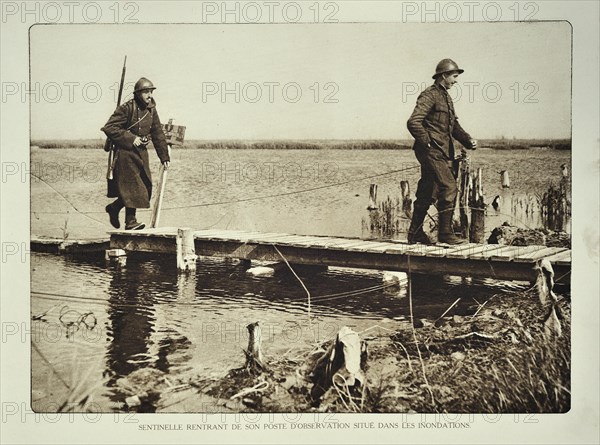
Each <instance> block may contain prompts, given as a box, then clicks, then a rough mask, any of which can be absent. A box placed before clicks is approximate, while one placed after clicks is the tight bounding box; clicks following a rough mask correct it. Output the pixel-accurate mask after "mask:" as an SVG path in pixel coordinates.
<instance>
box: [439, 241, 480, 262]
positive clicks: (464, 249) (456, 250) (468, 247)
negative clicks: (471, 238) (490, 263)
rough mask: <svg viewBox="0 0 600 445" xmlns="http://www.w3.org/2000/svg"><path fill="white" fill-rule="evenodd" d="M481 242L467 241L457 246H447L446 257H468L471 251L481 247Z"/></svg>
mask: <svg viewBox="0 0 600 445" xmlns="http://www.w3.org/2000/svg"><path fill="white" fill-rule="evenodd" d="M481 247H482V245H481V244H475V243H468V244H462V245H460V246H457V247H449V248H448V252H447V253H446V258H468V257H469V255H470V254H471V253H473V251H475V250H476V249H479V248H481Z"/></svg>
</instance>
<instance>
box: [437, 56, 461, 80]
mask: <svg viewBox="0 0 600 445" xmlns="http://www.w3.org/2000/svg"><path fill="white" fill-rule="evenodd" d="M452 71H458V74H462V73H464V72H465V70H461V69H460V68H459V67H458V65H457V63H456V62H455V61H454V60H452V59H442V60H440V63H438V64H437V66H436V67H435V74H434V75H433V76H432V77H433V78H434V79H435V78H436V77H438V76H440V75H442V74H444V73H449V72H452Z"/></svg>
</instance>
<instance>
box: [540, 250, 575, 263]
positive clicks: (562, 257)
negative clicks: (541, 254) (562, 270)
mask: <svg viewBox="0 0 600 445" xmlns="http://www.w3.org/2000/svg"><path fill="white" fill-rule="evenodd" d="M546 259H547V260H548V261H550V262H551V263H552V265H559V266H569V265H570V264H571V251H570V250H565V251H564V252H558V253H555V254H554V255H551V256H549V257H546Z"/></svg>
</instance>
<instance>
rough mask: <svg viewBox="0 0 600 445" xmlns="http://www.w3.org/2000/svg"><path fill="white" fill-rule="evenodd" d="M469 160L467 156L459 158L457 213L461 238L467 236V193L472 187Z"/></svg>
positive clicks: (468, 193)
mask: <svg viewBox="0 0 600 445" xmlns="http://www.w3.org/2000/svg"><path fill="white" fill-rule="evenodd" d="M470 168H471V166H470V160H469V159H468V158H466V159H463V160H461V162H460V168H459V177H458V187H459V196H458V213H459V218H460V232H461V235H462V237H463V238H467V237H468V236H469V214H468V213H467V209H468V208H469V195H470V193H471V189H472V188H473V178H472V177H471V173H470Z"/></svg>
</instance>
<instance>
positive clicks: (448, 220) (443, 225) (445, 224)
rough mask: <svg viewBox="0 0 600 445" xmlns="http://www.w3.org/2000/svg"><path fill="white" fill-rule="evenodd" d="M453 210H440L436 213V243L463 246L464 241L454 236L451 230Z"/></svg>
mask: <svg viewBox="0 0 600 445" xmlns="http://www.w3.org/2000/svg"><path fill="white" fill-rule="evenodd" d="M453 211H454V209H453V208H449V209H441V210H440V212H439V213H438V242H440V243H446V244H452V245H458V244H465V243H466V242H467V240H466V239H464V238H461V237H459V236H456V235H455V234H454V229H453V228H452V214H453Z"/></svg>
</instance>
